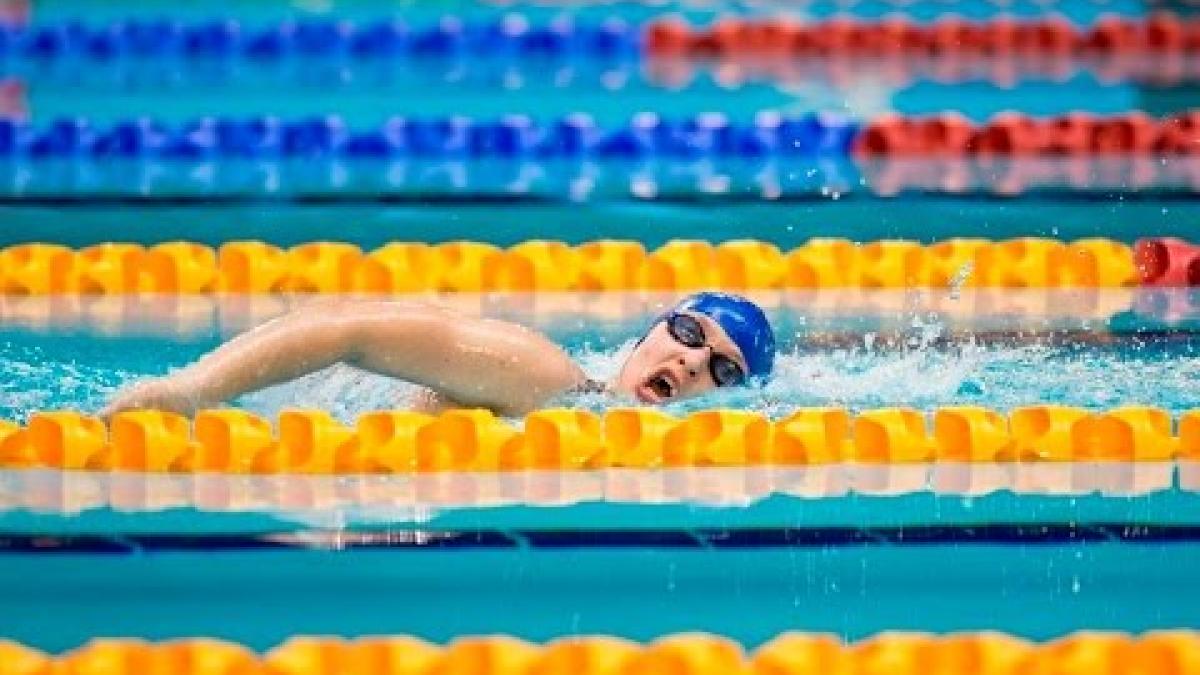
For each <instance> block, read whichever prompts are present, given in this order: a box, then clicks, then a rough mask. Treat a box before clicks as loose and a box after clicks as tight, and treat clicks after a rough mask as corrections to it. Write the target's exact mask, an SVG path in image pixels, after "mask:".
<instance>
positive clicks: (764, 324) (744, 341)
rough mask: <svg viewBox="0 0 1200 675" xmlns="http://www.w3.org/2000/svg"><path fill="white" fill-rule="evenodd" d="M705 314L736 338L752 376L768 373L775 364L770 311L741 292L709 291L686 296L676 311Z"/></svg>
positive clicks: (726, 332)
mask: <svg viewBox="0 0 1200 675" xmlns="http://www.w3.org/2000/svg"><path fill="white" fill-rule="evenodd" d="M685 310H686V311H689V312H697V313H699V314H703V315H705V316H707V317H708V318H710V319H712V320H713V321H716V322H717V323H718V324H720V325H721V328H723V329H725V334H726V335H728V336H729V339H731V340H733V342H734V344H736V345H737V346H738V349H740V350H742V356H744V357H745V358H746V365H747V366H749V367H750V372H749V373H748V375H749V376H750V377H766V376H768V375H770V374H771V367H772V366H773V365H774V364H775V332H774V331H772V330H771V324H770V323H769V322H768V321H767V315H766V314H764V313H763V311H762V309H761V308H760V307H759V306H758V305H756V304H754V303H753V302H751V301H749V300H747V299H746V298H743V297H742V296H740V295H733V294H730V293H716V292H711V291H706V292H704V293H696V294H695V295H689V296H688V297H686V298H684V299H683V300H682V301H680V303H679V304H678V305H675V311H677V312H679V311H685Z"/></svg>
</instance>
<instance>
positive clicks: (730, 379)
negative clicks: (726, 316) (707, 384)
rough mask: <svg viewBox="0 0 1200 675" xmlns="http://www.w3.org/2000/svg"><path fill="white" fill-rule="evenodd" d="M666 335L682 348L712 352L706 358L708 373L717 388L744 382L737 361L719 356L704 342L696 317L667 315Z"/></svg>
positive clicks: (676, 313) (743, 375)
mask: <svg viewBox="0 0 1200 675" xmlns="http://www.w3.org/2000/svg"><path fill="white" fill-rule="evenodd" d="M666 322H667V333H669V334H670V335H671V337H672V338H674V339H675V341H676V342H678V343H680V344H682V345H683V346H684V347H690V348H691V349H700V348H702V347H708V348H709V350H710V351H711V352H712V353H711V354H709V357H708V372H709V373H711V374H712V379H713V382H716V383H717V386H718V387H736V386H738V385H740V384H742V383H744V382H745V381H746V371H745V370H743V369H742V367H741V366H740V365H738V362H737V361H734V360H733V359H731V358H729V357H728V356H725V355H724V354H720V353H718V352H716V351H715V350H713V349H712V347H711V346H710V345H709V344H708V342H707V341H706V340H707V338H706V337H705V335H704V326H702V325H700V322H699V321H698V320H697V319H696V317H694V316H691V315H689V314H681V313H679V312H671V313H670V314H668V315H667V318H666Z"/></svg>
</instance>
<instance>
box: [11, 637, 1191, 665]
mask: <svg viewBox="0 0 1200 675" xmlns="http://www.w3.org/2000/svg"><path fill="white" fill-rule="evenodd" d="M1198 669H1200V635H1198V634H1197V633H1195V632H1193V631H1187V630H1174V631H1156V632H1148V633H1144V634H1142V635H1140V636H1131V635H1128V634H1125V633H1115V632H1114V633H1103V632H1079V633H1075V634H1073V635H1070V636H1067V637H1064V638H1061V639H1058V640H1055V641H1052V642H1045V643H1031V642H1027V641H1025V640H1022V639H1020V638H1016V637H1012V636H1009V635H1006V634H1003V633H994V632H977V633H963V634H952V635H946V636H931V635H926V634H921V633H902V632H888V633H881V634H878V635H876V636H874V637H871V638H868V639H865V640H862V641H860V642H856V643H852V644H847V643H844V642H842V641H841V640H840V639H838V638H837V637H836V636H832V635H826V634H810V633H785V634H783V635H781V636H779V637H777V638H775V639H774V640H772V641H771V642H768V643H767V644H765V645H763V646H762V647H760V648H758V649H757V650H754V651H753V652H750V653H747V652H746V651H744V650H743V649H742V648H741V646H740V645H738V644H737V643H736V642H733V641H731V640H728V639H725V638H722V637H718V636H713V635H707V634H702V633H690V634H679V635H672V636H668V637H664V638H660V639H658V640H656V641H654V642H652V643H649V644H639V643H636V642H630V641H628V640H624V639H621V638H614V637H571V638H565V639H561V640H557V641H554V642H550V643H547V644H544V645H538V644H532V643H529V642H525V641H523V640H519V639H517V638H512V637H506V636H498V635H497V636H487V637H467V638H459V639H457V640H455V641H453V642H452V643H450V644H449V645H446V646H439V645H434V644H430V643H428V642H425V641H423V640H420V639H417V638H412V637H373V638H364V639H359V640H352V641H351V640H343V639H339V638H306V637H298V638H292V639H290V640H288V641H287V642H285V643H283V644H282V645H280V646H278V647H276V648H275V649H273V650H271V651H270V652H268V653H266V654H265V655H262V656H260V655H258V654H255V653H254V652H252V651H250V650H248V649H246V648H244V647H242V646H240V645H236V644H232V643H228V642H222V641H218V640H210V639H191V640H177V641H172V642H163V643H157V644H155V643H147V642H142V641H139V640H96V641H93V642H90V643H88V644H86V645H84V646H82V647H80V648H79V649H76V650H74V651H71V652H68V653H66V654H63V655H61V656H58V657H53V656H49V655H46V654H43V653H41V652H39V651H36V650H33V649H29V648H27V647H24V646H22V645H20V644H16V643H13V642H4V641H0V673H5V674H6V675H7V674H9V673H11V674H13V675H17V674H20V675H43V674H46V675H49V673H62V674H63V675H84V674H85V673H86V674H88V675H135V674H137V675H140V674H142V673H159V674H161V675H258V674H262V675H338V674H342V673H355V674H357V675H385V674H386V675H451V674H468V673H469V674H473V675H655V674H661V673H678V674H679V675H809V674H810V673H856V674H862V675H866V674H874V673H880V674H882V673H896V674H910V673H911V674H917V673H919V674H920V675H1010V674H1011V675H1017V674H1020V673H1055V674H1061V675H1094V674H1096V673H1156V674H1161V675H1184V674H1186V673H1195V672H1197V670H1198Z"/></svg>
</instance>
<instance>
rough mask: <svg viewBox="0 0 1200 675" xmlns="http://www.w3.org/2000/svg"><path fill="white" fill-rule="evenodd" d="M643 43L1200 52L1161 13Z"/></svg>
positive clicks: (741, 28) (789, 30)
mask: <svg viewBox="0 0 1200 675" xmlns="http://www.w3.org/2000/svg"><path fill="white" fill-rule="evenodd" d="M645 45H646V53H647V54H649V55H650V56H651V57H663V56H667V57H672V56H673V57H680V56H683V57H690V58H726V57H739V56H759V57H772V56H775V57H777V56H831V55H838V54H864V55H873V56H881V57H894V56H936V55H941V54H954V55H961V56H966V55H979V56H1008V55H1021V56H1033V55H1056V54H1060V55H1061V54H1075V55H1078V56H1104V55H1112V54H1129V53H1148V54H1168V53H1186V54H1197V53H1200V20H1197V19H1194V18H1182V17H1179V16H1177V15H1175V14H1172V13H1167V12H1159V13H1155V14H1154V15H1152V16H1150V17H1149V18H1147V19H1130V18H1126V17H1118V16H1105V17H1102V18H1100V19H1099V20H1098V21H1096V23H1095V24H1093V25H1092V26H1090V27H1080V26H1076V25H1074V24H1072V23H1071V22H1070V21H1068V20H1067V19H1066V18H1064V17H1061V16H1051V17H1048V18H1044V19H1038V20H1031V21H1016V20H1013V19H1009V18H1000V19H993V20H988V21H968V20H965V19H962V18H959V17H947V18H941V19H938V20H937V21H934V22H933V23H930V24H924V25H922V24H917V23H914V22H912V21H910V20H909V19H906V18H903V17H893V18H887V19H884V20H882V21H871V22H864V21H859V20H856V19H852V18H847V17H835V18H832V19H828V20H826V21H819V22H814V23H801V22H799V21H794V20H790V19H767V20H743V19H721V20H718V21H716V22H715V23H713V24H711V25H710V26H707V27H703V28H698V27H693V26H691V25H689V24H688V23H686V22H684V21H683V20H681V19H676V18H666V19H660V20H658V21H654V22H651V23H650V24H648V26H647V27H646V32H645Z"/></svg>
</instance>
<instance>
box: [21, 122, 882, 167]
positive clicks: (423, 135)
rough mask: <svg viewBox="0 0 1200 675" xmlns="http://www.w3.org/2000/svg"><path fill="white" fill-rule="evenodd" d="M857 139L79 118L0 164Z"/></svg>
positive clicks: (25, 138) (518, 152)
mask: <svg viewBox="0 0 1200 675" xmlns="http://www.w3.org/2000/svg"><path fill="white" fill-rule="evenodd" d="M858 131H859V125H858V124H857V123H856V122H854V121H851V120H849V119H847V118H845V117H841V116H837V115H831V114H810V115H804V116H799V117H783V116H779V115H774V114H760V115H758V116H756V118H755V119H754V120H753V121H752V122H749V123H738V122H734V121H731V120H730V119H728V118H727V117H725V116H724V115H720V114H711V113H706V114H700V115H696V116H692V117H684V118H678V119H675V118H666V117H662V116H659V115H657V114H653V113H643V114H639V115H636V116H635V117H634V118H633V119H632V120H631V121H630V122H628V123H627V124H622V125H618V126H616V127H613V128H601V127H600V126H598V125H597V124H596V123H595V122H594V121H593V120H592V119H591V118H590V117H588V116H586V115H581V114H571V115H567V116H564V117H561V118H558V119H555V120H550V121H548V122H539V121H537V120H534V119H532V118H530V117H527V116H524V115H508V116H504V117H501V118H499V119H494V120H474V119H471V118H467V117H461V116H448V117H431V118H423V119H410V118H402V117H392V118H390V119H388V120H386V121H384V122H383V123H381V124H378V125H376V126H374V127H371V128H358V129H354V128H350V127H348V126H347V125H346V123H345V122H344V121H343V120H342V119H341V118H340V117H336V116H327V117H305V118H300V119H294V120H284V119H280V118H276V117H270V116H258V117H248V118H228V117H205V118H202V119H199V120H194V121H191V122H187V123H183V124H168V123H165V122H160V121H157V120H153V119H150V118H137V119H127V120H120V121H116V122H113V123H110V124H95V123H93V122H91V121H90V120H88V119H86V118H82V117H79V118H63V119H58V120H55V121H52V122H50V123H48V124H45V125H40V126H39V125H30V124H26V123H23V122H19V121H14V120H0V157H10V158H33V159H45V158H85V157H100V158H104V157H117V158H178V159H199V158H206V157H244V158H274V157H312V156H337V157H348V158H392V157H423V158H463V157H500V158H503V157H519V156H531V157H540V158H552V157H581V156H594V157H600V158H609V159H645V158H650V157H659V156H661V157H670V158H680V157H683V158H703V157H712V156H732V157H762V156H781V155H831V156H844V155H846V154H847V153H848V152H849V151H850V147H851V144H852V142H853V141H854V139H855V138H856V136H857V134H858Z"/></svg>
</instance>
